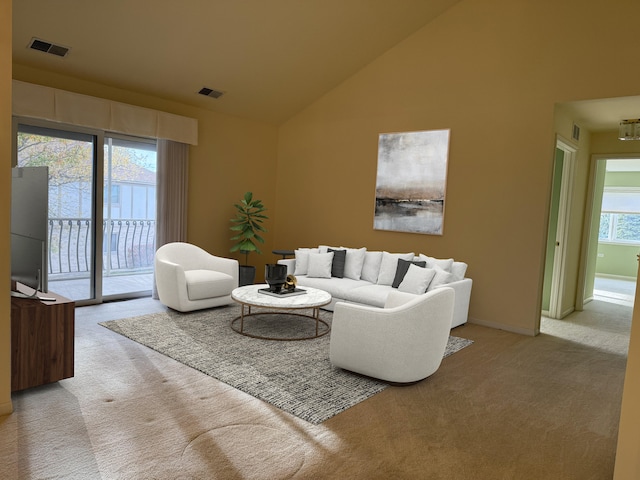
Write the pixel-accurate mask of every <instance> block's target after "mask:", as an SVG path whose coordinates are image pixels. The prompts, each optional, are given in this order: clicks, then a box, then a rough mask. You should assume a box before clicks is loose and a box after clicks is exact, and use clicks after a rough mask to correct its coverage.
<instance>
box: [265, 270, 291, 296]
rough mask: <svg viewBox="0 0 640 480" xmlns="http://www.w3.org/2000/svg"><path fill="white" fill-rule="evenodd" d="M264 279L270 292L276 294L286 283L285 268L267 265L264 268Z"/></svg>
mask: <svg viewBox="0 0 640 480" xmlns="http://www.w3.org/2000/svg"><path fill="white" fill-rule="evenodd" d="M264 279H265V280H266V282H267V283H268V284H269V289H270V290H271V291H272V292H275V293H278V292H280V291H281V290H282V287H284V284H285V283H286V281H287V266H286V265H279V264H277V263H267V264H266V265H265V266H264Z"/></svg>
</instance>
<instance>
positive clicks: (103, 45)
mask: <svg viewBox="0 0 640 480" xmlns="http://www.w3.org/2000/svg"><path fill="white" fill-rule="evenodd" d="M459 1H460V0H393V1H392V0H184V1H182V2H179V1H176V0H110V1H105V2H94V1H87V0H55V1H52V0H28V1H25V0H14V2H13V60H14V63H16V64H21V65H25V66H30V67H35V68H38V69H41V70H45V71H50V72H55V73H59V74H63V75H69V76H73V77H76V78H79V79H84V80H89V81H92V82H97V83H101V84H105V85H108V86H112V87H116V88H121V89H125V90H130V91H134V92H140V93H144V94H149V95H153V96H157V97H161V98H166V99H169V100H175V101H178V102H181V103H185V104H189V105H195V106H198V107H201V108H205V109H210V110H214V111H218V112H222V113H227V114H230V115H236V116H240V117H244V118H250V119H255V120H259V121H266V122H272V123H281V122H282V121H284V120H286V119H288V118H290V117H291V116H292V115H294V114H295V113H297V112H298V111H300V110H302V109H303V108H305V107H306V106H307V105H309V104H311V103H312V102H314V101H315V100H317V99H318V98H319V97H321V96H322V95H323V94H325V93H327V92H328V91H330V90H331V89H332V88H334V87H335V86H337V85H338V84H340V83H341V82H342V81H344V80H345V79H346V78H348V77H349V76H351V75H353V74H354V73H355V72H357V71H358V70H360V69H361V68H363V67H364V66H366V65H367V64H368V63H369V62H371V61H373V60H374V59H375V58H376V57H378V56H380V55H382V54H383V53H384V52H385V51H387V50H389V49H390V48H392V47H393V46H394V45H396V44H398V43H399V42H401V41H402V40H404V39H405V38H407V37H408V36H410V35H411V34H412V33H414V32H416V31H417V30H419V29H420V28H422V27H423V26H425V25H426V24H428V23H429V22H431V21H432V20H433V19H435V18H436V17H437V16H438V15H440V14H441V13H443V12H444V11H446V10H447V9H449V8H453V7H454V6H455V4H456V3H458V2H459ZM33 38H37V39H41V40H45V41H47V42H51V43H53V44H58V45H62V46H65V47H69V48H70V50H69V53H68V55H67V56H66V57H64V58H61V57H58V56H55V55H51V54H47V53H43V52H41V51H37V50H33V49H30V48H28V46H29V44H30V42H31V40H32V39H33ZM203 87H208V88H211V89H213V90H218V91H221V92H223V95H222V96H221V97H220V98H217V99H214V98H211V97H206V96H202V95H198V93H197V92H198V91H199V90H200V89H201V88H203ZM567 106H568V107H569V108H570V109H571V110H572V111H573V112H574V114H575V115H576V118H577V120H579V121H580V122H581V127H583V128H588V129H592V130H607V129H614V128H616V126H617V124H618V122H619V121H620V120H621V119H623V118H637V117H638V115H640V114H639V113H638V112H640V98H639V97H633V98H625V99H605V100H593V101H591V100H590V101H584V102H573V103H571V104H567Z"/></svg>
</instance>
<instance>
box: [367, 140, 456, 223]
mask: <svg viewBox="0 0 640 480" xmlns="http://www.w3.org/2000/svg"><path fill="white" fill-rule="evenodd" d="M448 153H449V130H430V131H424V132H403V133H383V134H380V136H379V140H378V174H377V179H376V208H375V214H374V217H373V228H374V229H375V230H392V231H396V232H412V233H426V234H431V235H442V233H443V223H444V206H445V189H446V183H447V157H448Z"/></svg>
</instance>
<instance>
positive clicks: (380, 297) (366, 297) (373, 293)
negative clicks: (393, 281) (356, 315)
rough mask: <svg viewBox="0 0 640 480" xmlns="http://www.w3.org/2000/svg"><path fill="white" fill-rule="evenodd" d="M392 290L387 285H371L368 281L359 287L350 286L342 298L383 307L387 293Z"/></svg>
mask: <svg viewBox="0 0 640 480" xmlns="http://www.w3.org/2000/svg"><path fill="white" fill-rule="evenodd" d="M392 291H393V290H392V289H391V287H390V286H389V285H372V284H370V283H368V284H366V285H362V286H360V287H356V288H352V289H350V290H347V291H346V292H345V297H344V299H345V300H347V301H349V302H354V303H362V304H365V305H373V306H374V307H380V308H382V307H384V304H385V303H386V301H387V295H389V292H392Z"/></svg>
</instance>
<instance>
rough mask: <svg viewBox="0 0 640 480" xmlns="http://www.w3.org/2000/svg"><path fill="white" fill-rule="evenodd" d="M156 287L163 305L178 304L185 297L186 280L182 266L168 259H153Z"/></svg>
mask: <svg viewBox="0 0 640 480" xmlns="http://www.w3.org/2000/svg"><path fill="white" fill-rule="evenodd" d="M155 270H156V271H155V276H156V287H157V288H158V297H159V298H160V300H161V301H162V303H164V304H165V305H180V304H181V300H182V299H187V298H188V294H187V280H186V278H185V275H184V268H182V266H180V265H178V264H177V263H173V262H169V261H168V260H160V259H158V258H156V261H155Z"/></svg>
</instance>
